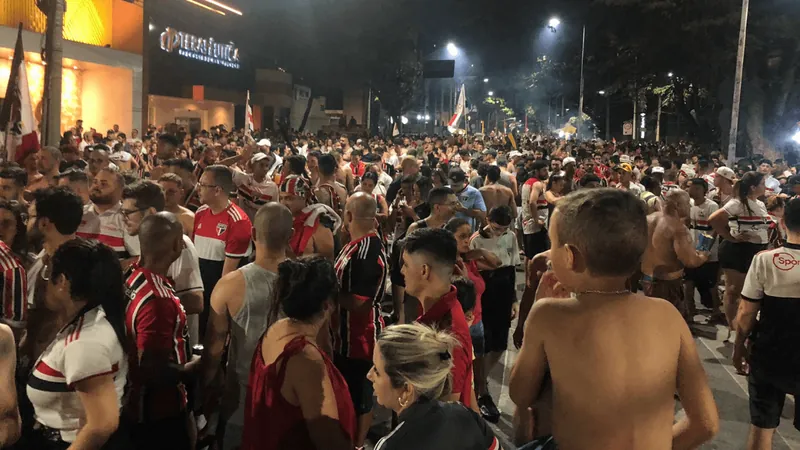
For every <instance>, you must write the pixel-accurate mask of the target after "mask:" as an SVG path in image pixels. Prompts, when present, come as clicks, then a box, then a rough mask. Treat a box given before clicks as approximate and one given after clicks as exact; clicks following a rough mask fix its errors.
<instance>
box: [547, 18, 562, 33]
mask: <svg viewBox="0 0 800 450" xmlns="http://www.w3.org/2000/svg"><path fill="white" fill-rule="evenodd" d="M559 25H561V21H560V20H558V18H557V17H553V18H552V19H550V22H547V26H548V27H550V28H551V29H552V30H553V31H555V29H556V28H558V26H559Z"/></svg>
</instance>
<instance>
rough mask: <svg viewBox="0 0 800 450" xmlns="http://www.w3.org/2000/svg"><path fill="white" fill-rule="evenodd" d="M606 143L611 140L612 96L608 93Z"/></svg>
mask: <svg viewBox="0 0 800 450" xmlns="http://www.w3.org/2000/svg"><path fill="white" fill-rule="evenodd" d="M605 97H606V141H610V140H611V94H609V93H608V92H606V95H605Z"/></svg>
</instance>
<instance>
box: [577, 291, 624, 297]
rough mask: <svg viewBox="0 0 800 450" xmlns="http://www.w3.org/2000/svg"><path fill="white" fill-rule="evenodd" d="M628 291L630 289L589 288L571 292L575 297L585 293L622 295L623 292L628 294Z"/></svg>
mask: <svg viewBox="0 0 800 450" xmlns="http://www.w3.org/2000/svg"><path fill="white" fill-rule="evenodd" d="M630 293H631V291H630V289H620V290H618V291H599V290H591V289H590V290H587V291H580V292H574V293H573V294H574V295H575V297H578V296H581V295H586V294H596V295H624V294H630Z"/></svg>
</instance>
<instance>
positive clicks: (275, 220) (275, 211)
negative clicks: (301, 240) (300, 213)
mask: <svg viewBox="0 0 800 450" xmlns="http://www.w3.org/2000/svg"><path fill="white" fill-rule="evenodd" d="M293 224H294V218H293V217H292V212H291V211H289V208H287V207H285V206H283V205H282V204H280V203H276V202H273V203H268V204H266V205H264V206H262V207H261V208H259V210H258V212H256V216H255V218H254V219H253V229H254V231H255V233H253V235H254V236H255V238H256V243H258V244H262V245H265V246H266V247H267V249H269V250H281V249H283V248H285V247H286V243H287V242H289V238H291V237H292V226H293Z"/></svg>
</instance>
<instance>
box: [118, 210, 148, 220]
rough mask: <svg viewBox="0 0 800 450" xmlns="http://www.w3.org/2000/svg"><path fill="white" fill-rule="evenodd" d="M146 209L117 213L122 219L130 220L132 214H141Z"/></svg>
mask: <svg viewBox="0 0 800 450" xmlns="http://www.w3.org/2000/svg"><path fill="white" fill-rule="evenodd" d="M146 209H147V208H138V209H121V210H120V211H119V212H120V213H121V214H122V217H124V218H126V219H130V216H132V215H133V214H136V213H139V212H142V211H144V210H146Z"/></svg>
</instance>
